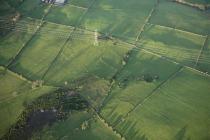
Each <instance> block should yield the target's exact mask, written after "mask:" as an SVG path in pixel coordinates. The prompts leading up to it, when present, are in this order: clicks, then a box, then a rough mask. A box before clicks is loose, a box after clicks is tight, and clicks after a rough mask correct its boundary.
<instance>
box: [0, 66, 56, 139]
mask: <svg viewBox="0 0 210 140" xmlns="http://www.w3.org/2000/svg"><path fill="white" fill-rule="evenodd" d="M0 80H1V83H0V89H1V90H0V95H1V97H0V114H4V115H0V122H1V126H0V137H1V136H2V135H3V134H4V133H5V132H7V131H8V129H9V127H10V126H11V125H12V124H14V123H15V122H16V121H17V120H18V116H19V115H20V114H21V113H22V111H23V110H24V108H25V107H24V103H27V102H28V103H29V102H31V101H32V100H34V99H36V98H37V97H39V96H41V95H42V94H45V93H47V92H49V91H52V90H54V89H55V88H52V87H42V88H37V89H33V90H32V89H31V83H29V82H28V81H26V80H25V79H23V78H21V77H19V76H17V75H16V74H14V73H12V72H11V71H5V69H4V68H3V67H0Z"/></svg>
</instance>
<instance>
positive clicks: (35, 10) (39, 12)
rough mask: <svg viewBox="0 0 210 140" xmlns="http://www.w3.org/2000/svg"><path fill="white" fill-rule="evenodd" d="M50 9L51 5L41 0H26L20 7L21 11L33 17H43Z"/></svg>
mask: <svg viewBox="0 0 210 140" xmlns="http://www.w3.org/2000/svg"><path fill="white" fill-rule="evenodd" d="M49 9H50V5H48V4H44V3H42V2H41V1H40V0H25V1H24V2H23V4H22V5H21V6H20V7H19V11H20V12H21V13H22V14H23V15H26V16H30V17H33V18H39V19H41V18H43V16H44V15H45V14H47V12H48V10H49Z"/></svg>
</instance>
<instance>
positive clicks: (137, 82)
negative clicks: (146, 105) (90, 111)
mask: <svg viewBox="0 0 210 140" xmlns="http://www.w3.org/2000/svg"><path fill="white" fill-rule="evenodd" d="M163 66H167V69H165V68H164V67H163ZM179 67H180V66H179V65H176V64H173V63H170V62H167V61H165V60H163V59H161V58H159V57H155V56H153V55H150V54H147V53H145V52H140V53H137V54H136V56H135V57H132V59H131V60H130V61H129V63H128V65H127V66H126V68H125V69H124V70H123V71H122V72H121V73H120V74H119V76H118V77H117V79H118V80H117V81H116V82H119V83H116V84H117V85H116V87H115V88H114V89H112V92H111V93H110V96H109V99H107V101H106V105H105V107H104V108H103V109H102V112H101V114H102V116H104V117H105V118H106V120H107V121H108V122H110V123H111V124H115V123H116V122H118V121H119V120H120V119H122V117H123V116H125V115H126V113H128V112H129V111H130V110H131V109H132V108H133V107H134V106H136V105H137V104H138V103H139V102H142V101H143V100H144V99H145V98H146V97H147V96H150V94H151V92H152V91H153V90H154V89H155V88H156V87H157V86H159V85H160V84H161V83H162V82H164V81H165V80H167V79H168V78H169V77H170V76H171V75H172V74H173V73H175V72H176V71H177V70H178V69H179ZM143 77H151V78H152V81H145V80H144V78H143ZM155 77H158V78H157V79H153V78H155Z"/></svg>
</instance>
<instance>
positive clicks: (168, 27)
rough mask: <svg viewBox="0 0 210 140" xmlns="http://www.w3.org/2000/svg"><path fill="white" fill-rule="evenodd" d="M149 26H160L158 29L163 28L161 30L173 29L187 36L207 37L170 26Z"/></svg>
mask: <svg viewBox="0 0 210 140" xmlns="http://www.w3.org/2000/svg"><path fill="white" fill-rule="evenodd" d="M148 24H149V25H154V26H158V27H161V28H166V29H171V30H175V31H179V32H182V33H187V34H191V35H195V36H200V37H206V35H202V34H197V33H194V32H190V31H187V30H183V29H179V28H173V27H170V26H165V25H160V24H153V23H148Z"/></svg>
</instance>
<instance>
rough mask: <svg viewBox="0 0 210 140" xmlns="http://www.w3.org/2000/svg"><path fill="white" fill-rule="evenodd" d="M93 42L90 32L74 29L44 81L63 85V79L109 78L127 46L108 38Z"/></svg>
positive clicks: (119, 66) (115, 70) (68, 80)
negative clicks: (95, 43)
mask: <svg viewBox="0 0 210 140" xmlns="http://www.w3.org/2000/svg"><path fill="white" fill-rule="evenodd" d="M116 41H117V40H116ZM94 42H95V39H94V33H93V32H89V31H84V30H79V29H78V30H77V31H75V32H74V34H73V35H72V40H71V41H70V42H69V43H67V45H66V46H65V48H64V50H63V52H62V53H61V54H60V56H59V57H58V59H57V60H56V61H55V63H54V64H53V65H52V67H51V69H50V70H49V72H48V73H47V74H46V76H45V81H47V82H49V83H52V84H56V85H57V84H58V85H64V83H65V82H66V81H67V82H69V83H71V82H73V81H75V80H78V79H83V78H85V77H91V76H96V77H100V78H105V79H110V78H112V76H113V75H114V74H115V73H116V72H117V70H118V69H119V68H121V67H122V58H123V56H124V54H125V53H126V52H127V51H128V50H129V49H130V48H129V47H127V46H126V45H124V44H122V43H120V42H118V43H116V44H115V43H114V42H115V41H111V40H108V41H106V40H103V39H101V40H98V45H94ZM55 72H56V75H55V74H54V73H55Z"/></svg>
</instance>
